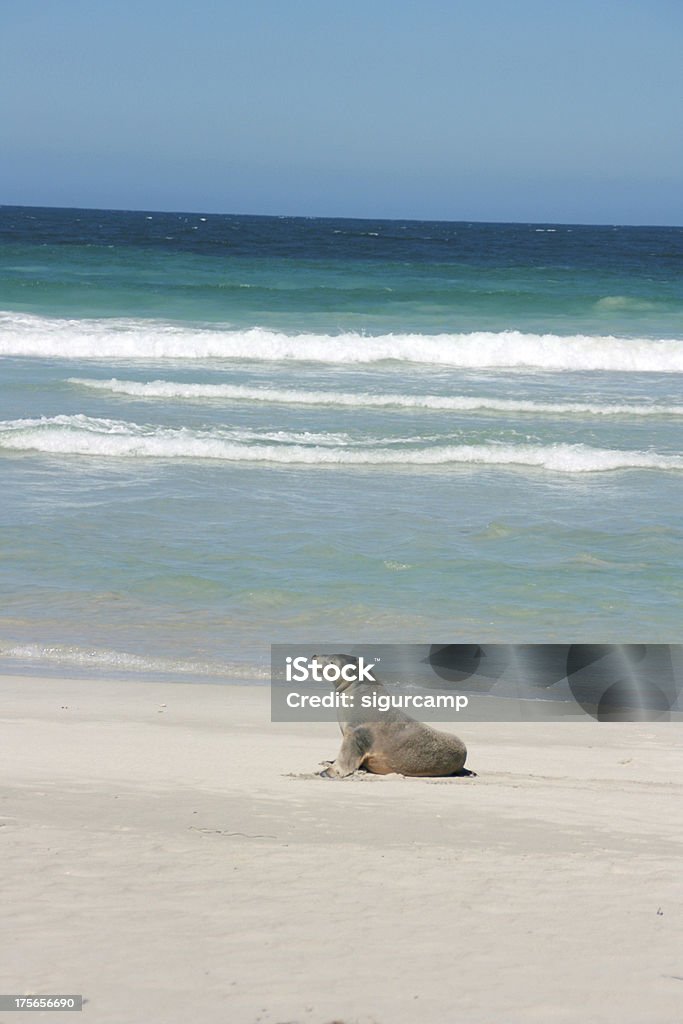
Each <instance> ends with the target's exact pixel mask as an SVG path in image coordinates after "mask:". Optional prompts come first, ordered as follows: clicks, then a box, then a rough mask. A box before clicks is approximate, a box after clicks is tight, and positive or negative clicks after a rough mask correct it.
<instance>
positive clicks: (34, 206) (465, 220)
mask: <svg viewBox="0 0 683 1024" xmlns="http://www.w3.org/2000/svg"><path fill="white" fill-rule="evenodd" d="M6 209H13V210H65V211H70V210H73V211H78V212H80V213H144V214H159V215H162V216H167V215H169V214H187V215H188V216H191V217H200V216H209V217H254V218H256V217H261V218H263V219H267V220H350V221H367V222H371V223H372V222H377V221H386V222H387V223H392V224H395V223H401V222H403V223H406V222H407V223H413V224H491V225H493V224H501V225H510V226H518V227H522V226H524V225H528V226H531V225H534V226H536V225H540V226H545V225H550V226H551V227H567V228H575V227H579V228H581V227H585V228H660V229H661V228H664V229H667V228H669V229H673V230H676V229H681V228H683V224H647V223H638V224H634V223H631V224H626V223H615V222H614V221H604V222H591V221H561V220H556V221H553V220H537V221H536V220H478V219H476V218H473V217H462V218H460V219H458V220H453V219H450V218H445V219H444V218H438V217H358V216H336V215H331V214H305V213H234V212H232V213H228V212H225V211H221V212H218V211H216V210H207V209H200V210H180V209H179V210H157V209H154V208H153V207H138V208H133V207H128V206H43V205H42V204H38V203H0V210H6Z"/></svg>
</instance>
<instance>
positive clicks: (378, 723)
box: [315, 654, 471, 779]
mask: <svg viewBox="0 0 683 1024" xmlns="http://www.w3.org/2000/svg"><path fill="white" fill-rule="evenodd" d="M315 661H317V662H318V664H319V665H320V666H321V668H322V667H324V666H325V665H335V666H336V667H337V668H338V669H339V670H340V671H339V675H338V679H337V681H336V682H335V689H336V691H337V693H346V694H349V696H353V707H341V706H340V707H339V708H338V712H337V719H338V721H339V728H340V729H341V732H342V736H343V740H342V745H341V749H340V751H339V753H338V754H337V759H336V761H333V762H331V763H330V762H326V764H327V767H326V769H325V770H324V771H322V772H321V773H320V774H321V775H322V777H323V778H327V779H335V778H339V779H340V778H344V776H346V775H351V774H353V772H355V771H357V769H359V768H361V769H365V771H367V772H371V773H373V774H374V775H389V774H391V773H392V772H396V773H398V774H399V775H412V776H423V777H435V776H440V775H456V774H458V773H459V772H462V771H463V766H464V764H465V759H466V757H467V749H466V747H465V744H464V743H463V742H462V740H461V739H458V737H457V736H453V735H452V734H451V733H447V732H439V731H438V730H437V729H432V728H431V727H430V726H428V725H424V724H423V723H422V722H417V721H416V720H415V719H414V718H411V717H410V715H407V714H406V713H405V712H404V711H400V710H398V709H396V708H390V709H389V710H387V711H380V710H379V709H377V708H370V709H368V708H365V707H362V706H361V700H360V698H361V694H363V695H364V694H371V693H373V691H374V692H375V693H376V694H386V692H387V691H386V690H385V689H384V687H383V686H382V683H381V682H379V681H378V680H377V678H376V677H375V676H374V674H372V673H368V670H367V669H366V670H365V672H364V673H363V674H364V675H365V680H364V681H362V682H358V681H357V680H358V671H357V670H358V659H357V658H354V657H352V656H351V655H349V654H335V655H322V654H318V655H315ZM347 666H350V668H347ZM342 669H346V671H345V672H344V674H342ZM345 676H346V677H347V678H345ZM349 676H351V677H352V681H349V679H348V677H349ZM368 678H369V679H370V681H366V680H368ZM463 774H471V773H469V772H463Z"/></svg>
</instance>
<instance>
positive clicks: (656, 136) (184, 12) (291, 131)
mask: <svg viewBox="0 0 683 1024" xmlns="http://www.w3.org/2000/svg"><path fill="white" fill-rule="evenodd" d="M682 53H683V3H682V2H681V0H450V2H447V0H344V2H343V3H341V2H334V3H332V2H328V0H242V2H239V3H237V2H232V0H215V2H213V0H194V2H189V0H0V95H2V108H1V110H0V203H5V204H30V205H46V206H90V207H110V208H126V209H156V210H197V211H212V212H213V211H216V212H225V213H268V214H306V215H314V216H315V215H320V216H323V215H329V216H335V215H336V216H357V217H416V218H438V219H446V220H462V219H472V220H507V221H571V222H577V221H578V222H588V223H621V224H628V223H631V224H683V131H682V124H683V118H682V117H681V104H682V99H683V60H682V58H681V55H682Z"/></svg>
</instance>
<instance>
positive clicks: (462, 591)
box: [0, 207, 683, 680]
mask: <svg viewBox="0 0 683 1024" xmlns="http://www.w3.org/2000/svg"><path fill="white" fill-rule="evenodd" d="M0 239H1V240H2V248H1V249H0V310H2V313H0V365H1V368H2V374H1V379H0V421H1V422H0V467H1V472H2V482H3V489H2V502H1V504H0V528H1V530H2V549H1V555H0V557H1V559H2V594H3V613H2V616H1V617H0V665H4V666H5V669H6V670H10V669H12V670H22V669H25V668H27V667H28V668H31V669H36V668H37V667H38V666H39V667H40V670H41V671H50V670H54V671H58V672H64V671H68V672H69V673H72V672H78V671H88V672H92V671H97V670H101V671H103V672H106V673H107V674H112V673H125V672H127V671H132V670H134V671H137V672H140V671H141V672H143V673H147V672H149V673H155V672H163V673H165V674H170V675H172V676H173V677H179V678H194V677H203V676H205V675H208V676H211V677H213V678H217V679H223V678H226V679H229V678H250V679H254V680H258V679H261V678H266V676H267V669H268V648H269V645H270V643H271V642H304V643H308V642H316V641H320V642H334V641H336V640H339V641H346V642H347V643H349V642H353V643H360V642H363V641H365V642H391V641H399V640H403V641H406V642H414V643H432V642H434V643H436V642H444V643H446V642H457V641H461V642H483V641H489V642H518V643H524V642H541V641H547V642H550V641H557V642H598V643H608V642H612V643H618V642H624V641H629V642H633V641H634V640H636V641H640V642H647V643H655V642H660V643H678V642H680V628H679V624H680V611H681V580H682V579H683V572H682V570H683V527H682V525H681V517H680V508H681V497H682V494H681V487H682V484H683V396H682V395H681V381H682V379H683V377H682V375H683V321H682V319H681V318H682V314H683V284H682V281H681V275H680V270H681V265H682V260H683V230H681V229H675V228H670V229H663V228H651V229H648V228H612V227H603V228H593V227H578V226H574V227H566V226H561V225H483V224H435V223H420V222H388V221H383V222H370V221H346V220H317V219H315V220H306V219H296V218H249V217H220V216H216V215H200V214H195V215H190V214H187V215H184V214H158V213H145V212H140V213H120V212H110V211H109V212H108V211H64V210H36V209H27V208H25V209H17V208H7V207H5V208H0Z"/></svg>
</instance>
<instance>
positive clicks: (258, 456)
mask: <svg viewBox="0 0 683 1024" xmlns="http://www.w3.org/2000/svg"><path fill="white" fill-rule="evenodd" d="M253 436H255V435H254V434H253V433H252V437H253ZM283 436H284V435H283ZM404 440H405V439H404ZM366 445H367V441H365V442H363V443H362V445H353V446H346V447H342V446H339V445H327V444H320V443H312V444H300V443H290V440H289V439H286V440H283V443H279V444H263V443H252V442H245V441H240V440H235V439H233V438H232V437H231V436H230V432H225V431H219V430H204V431H197V430H189V429H187V428H170V427H154V426H144V425H143V426H141V425H138V424H133V423H122V422H120V421H116V420H97V419H90V418H89V417H87V416H55V417H44V418H42V419H40V420H25V419H24V420H9V421H5V422H0V448H4V449H9V450H14V451H34V452H44V453H49V454H54V455H84V456H94V457H98V458H110V457H114V458H119V459H121V458H153V459H211V460H216V461H222V462H247V463H250V462H251V463H273V464H277V465H294V466H333V465H338V466H404V467H408V468H410V467H420V466H447V465H490V466H527V467H538V468H540V469H549V470H554V471H556V472H561V473H590V472H602V471H608V470H618V469H658V470H681V469H683V456H680V455H663V454H659V453H657V452H643V451H621V450H618V449H601V448H592V447H590V446H588V445H583V444H550V445H537V444H518V445H516V444H504V443H499V442H495V441H493V442H489V443H484V444H477V445H469V444H460V445H454V444H447V445H428V446H425V445H424V444H423V445H421V446H419V447H418V446H414V447H410V448H398V447H396V446H395V439H388V440H386V441H385V442H384V443H376V444H375V445H374V446H373V447H369V446H366Z"/></svg>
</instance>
